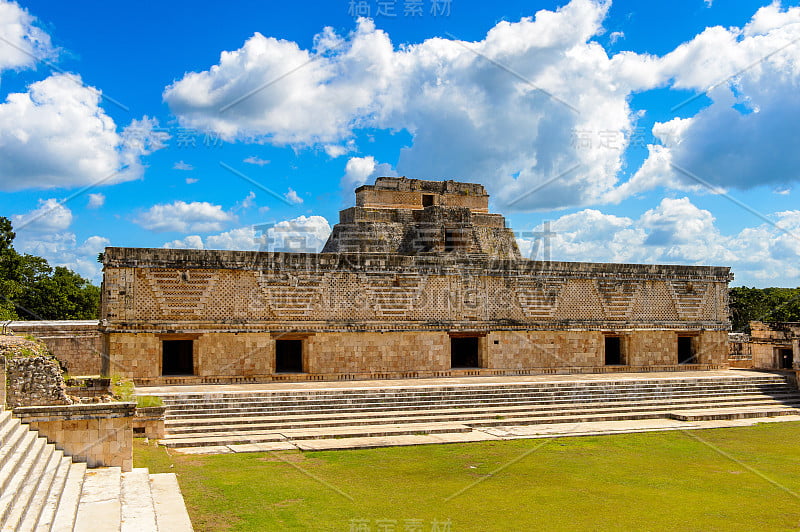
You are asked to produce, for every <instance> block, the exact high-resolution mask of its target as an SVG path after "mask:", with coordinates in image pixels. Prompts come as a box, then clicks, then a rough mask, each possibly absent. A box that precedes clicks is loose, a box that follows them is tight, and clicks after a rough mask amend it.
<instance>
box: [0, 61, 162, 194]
mask: <svg viewBox="0 0 800 532" xmlns="http://www.w3.org/2000/svg"><path fill="white" fill-rule="evenodd" d="M74 78H75V76H72V75H66V74H54V75H52V76H50V77H48V78H46V79H44V80H42V81H38V82H36V83H33V84H32V85H31V86H30V87H29V88H28V92H25V93H13V94H9V95H8V97H7V98H6V101H5V103H2V104H0V189H3V190H9V191H10V190H20V189H24V188H51V187H75V186H82V185H91V184H97V185H108V184H112V183H119V182H122V181H128V180H131V179H138V178H139V177H141V175H142V172H143V169H144V168H143V166H142V163H141V161H140V158H141V157H142V156H144V155H148V154H150V153H151V152H152V151H154V150H156V149H160V148H161V147H163V140H164V137H165V135H164V134H163V133H160V132H157V131H155V129H156V128H157V126H158V122H157V121H156V120H154V119H150V118H147V117H145V118H143V119H141V120H133V121H132V122H131V124H130V125H128V126H127V127H126V128H125V129H124V130H123V131H122V132H121V133H120V132H117V127H116V125H115V124H114V121H113V120H112V119H111V117H109V116H108V115H107V114H106V113H105V111H103V109H102V108H101V107H100V106H99V100H100V93H99V92H98V91H97V90H95V89H93V88H91V87H85V86H83V85H81V84H79V83H76V80H75V79H74Z"/></svg>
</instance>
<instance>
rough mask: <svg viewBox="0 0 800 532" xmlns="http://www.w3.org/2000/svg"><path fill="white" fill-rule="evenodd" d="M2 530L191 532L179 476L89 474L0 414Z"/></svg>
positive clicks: (118, 471) (105, 470)
mask: <svg viewBox="0 0 800 532" xmlns="http://www.w3.org/2000/svg"><path fill="white" fill-rule="evenodd" d="M0 529H2V530H3V531H6V530H14V531H18V532H21V531H30V530H36V531H50V532H69V531H79V532H106V531H108V532H167V531H169V532H190V531H191V530H192V524H191V521H190V520H189V515H188V513H187V511H186V507H185V505H184V501H183V496H182V495H181V492H180V488H179V487H178V482H177V478H176V476H175V474H173V473H162V474H150V473H149V471H148V470H147V469H133V470H132V471H128V472H123V471H122V468H120V467H100V468H96V469H88V470H87V467H86V463H83V462H78V461H74V460H73V459H72V458H71V457H69V456H67V455H65V454H64V452H63V451H62V450H60V449H56V446H55V445H54V444H51V443H47V439H46V438H44V437H42V436H41V435H40V434H39V433H37V431H35V430H31V429H30V428H29V426H28V425H26V424H23V423H20V421H19V419H17V418H15V417H13V416H12V415H11V412H10V411H7V410H6V411H0Z"/></svg>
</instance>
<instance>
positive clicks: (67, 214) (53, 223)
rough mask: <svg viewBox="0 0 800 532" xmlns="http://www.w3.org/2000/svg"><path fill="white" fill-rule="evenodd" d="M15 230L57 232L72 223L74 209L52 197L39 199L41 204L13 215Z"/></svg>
mask: <svg viewBox="0 0 800 532" xmlns="http://www.w3.org/2000/svg"><path fill="white" fill-rule="evenodd" d="M11 221H12V224H13V226H14V230H15V231H18V232H22V231H24V232H26V233H29V232H30V233H56V232H59V231H63V230H65V229H67V228H68V227H69V226H70V225H71V224H72V211H71V210H69V208H68V207H67V206H65V205H64V203H63V202H61V201H59V200H57V199H55V198H50V199H46V200H42V199H40V200H39V206H38V207H37V208H36V209H34V210H32V211H30V212H28V213H25V214H15V215H13V216H12V217H11Z"/></svg>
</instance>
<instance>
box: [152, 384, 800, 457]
mask: <svg viewBox="0 0 800 532" xmlns="http://www.w3.org/2000/svg"><path fill="white" fill-rule="evenodd" d="M474 381H475V382H474V383H469V384H453V385H449V384H441V381H438V382H439V383H437V384H435V385H433V384H431V385H425V384H420V385H414V386H392V385H391V381H387V382H386V386H385V387H374V386H373V387H358V386H357V385H356V384H354V385H353V387H352V388H317V389H293V390H282V391H278V390H260V391H229V392H224V391H220V392H214V391H211V389H210V390H209V391H208V392H205V393H192V392H189V393H181V392H176V393H172V394H167V393H165V394H162V398H163V399H164V403H165V405H166V406H167V412H166V423H165V426H166V436H165V438H164V439H163V440H161V442H160V443H162V444H164V445H166V446H167V447H173V448H192V447H203V446H227V445H242V444H260V443H280V442H289V443H294V444H297V442H302V441H307V440H325V439H347V438H386V437H393V436H404V435H405V436H407V435H430V434H458V433H473V432H475V431H485V430H489V429H492V428H494V427H511V426H523V425H524V426H535V425H551V424H557V423H584V424H585V423H594V422H608V421H630V420H645V419H669V420H676V421H701V420H709V419H716V420H722V419H727V420H730V419H746V418H753V417H773V416H784V415H798V414H800V392H799V391H798V390H797V388H796V387H795V386H794V385H793V384H791V383H790V382H788V381H787V380H786V378H784V377H783V376H781V375H774V374H754V375H752V376H730V377H727V376H726V377H714V378H704V377H699V378H687V377H669V378H657V379H656V378H648V377H643V378H641V379H631V378H626V379H621V378H618V379H616V380H615V379H614V378H613V377H609V378H607V379H604V380H573V381H563V382H508V383H481V382H480V379H479V378H477V379H474ZM143 393H150V392H143ZM299 447H300V448H303V447H302V445H300V446H299ZM276 448H280V447H276ZM288 448H291V447H288Z"/></svg>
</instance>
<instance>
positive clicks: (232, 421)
mask: <svg viewBox="0 0 800 532" xmlns="http://www.w3.org/2000/svg"><path fill="white" fill-rule="evenodd" d="M799 405H800V398H797V397H795V398H794V399H789V398H787V399H786V401H775V400H772V399H770V398H758V397H750V398H745V397H743V398H740V399H738V400H735V401H722V400H719V401H703V402H697V401H686V402H664V401H649V402H646V403H645V402H639V403H637V404H635V405H632V404H624V405H618V406H598V405H596V404H583V405H581V404H570V405H567V406H565V405H563V404H562V405H553V406H552V407H550V408H536V409H532V408H525V407H513V408H502V409H462V410H457V411H455V412H454V411H452V410H448V409H442V410H432V411H428V410H415V411H411V412H403V414H402V415H397V414H396V413H389V414H380V413H369V414H352V415H342V414H332V415H330V416H325V415H320V414H316V415H315V414H311V413H309V414H308V415H307V416H275V419H272V420H270V418H269V417H267V416H263V417H257V416H253V417H247V418H218V419H215V420H213V421H212V420H206V419H194V420H191V419H189V420H181V421H169V422H168V423H167V424H166V428H167V430H168V431H169V433H170V434H175V435H177V434H187V433H203V432H226V431H234V430H236V431H243V430H244V431H260V430H270V429H272V430H274V429H278V430H279V429H281V428H291V429H294V428H305V427H336V426H351V425H370V424H373V423H375V422H391V423H426V422H431V421H437V422H438V421H445V422H471V421H473V420H475V421H477V420H484V419H500V418H502V419H505V418H507V417H513V416H516V417H519V416H525V417H534V416H535V417H558V416H569V415H576V414H580V413H583V412H595V413H618V412H619V413H622V412H634V411H638V412H645V411H650V410H664V409H665V407H669V408H670V410H672V411H675V410H693V409H697V408H701V407H712V406H713V407H714V408H726V407H731V408H737V407H738V408H742V407H744V406H759V407H763V406H766V407H775V408H779V407H785V406H793V407H796V406H799Z"/></svg>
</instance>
